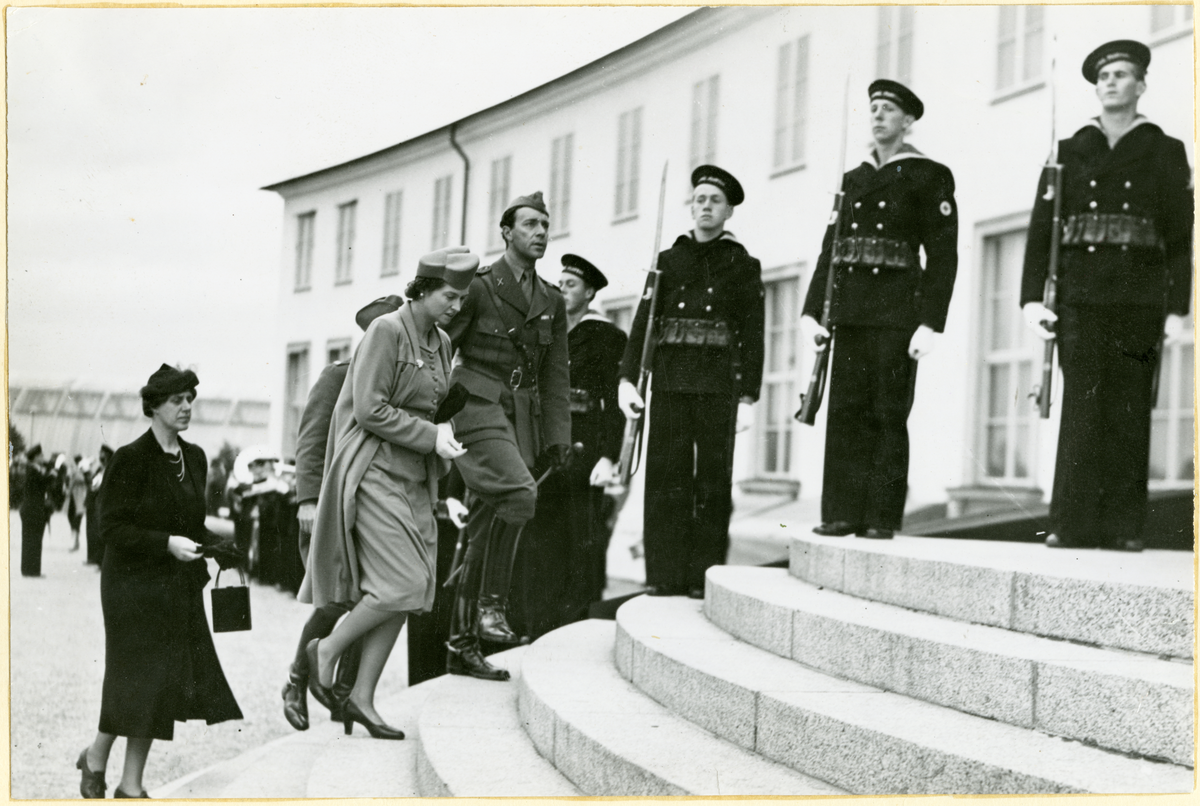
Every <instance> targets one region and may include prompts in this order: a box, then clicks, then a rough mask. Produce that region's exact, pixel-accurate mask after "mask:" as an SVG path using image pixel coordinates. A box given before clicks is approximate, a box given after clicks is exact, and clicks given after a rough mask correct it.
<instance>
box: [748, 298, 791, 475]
mask: <svg viewBox="0 0 1200 806" xmlns="http://www.w3.org/2000/svg"><path fill="white" fill-rule="evenodd" d="M765 288H766V299H765V300H764V303H765V306H766V323H765V328H764V331H763V332H764V337H765V341H764V346H765V348H766V355H765V357H764V360H763V384H762V397H763V401H764V404H765V405H764V406H762V407H761V408H762V409H763V413H762V417H763V418H764V421H763V422H761V424H760V425H761V428H762V439H761V441H760V442H759V451H758V472H759V474H761V475H762V476H764V477H771V476H781V475H788V474H789V473H790V472H791V469H792V443H793V439H794V430H793V427H794V426H795V425H796V420H795V418H794V416H793V415H794V414H795V411H796V407H797V402H798V401H799V399H800V398H799V396H798V394H797V392H796V371H797V369H798V367H799V364H798V361H797V358H798V355H799V338H798V332H799V330H798V323H799V321H800V317H799V316H798V315H797V314H798V312H799V310H800V278H799V277H796V276H791V277H785V278H782V279H779V280H775V281H772V282H767V283H766V284H765Z"/></svg>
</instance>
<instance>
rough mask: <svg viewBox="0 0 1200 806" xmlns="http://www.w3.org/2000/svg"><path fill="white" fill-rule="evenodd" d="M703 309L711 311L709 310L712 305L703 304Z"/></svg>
mask: <svg viewBox="0 0 1200 806" xmlns="http://www.w3.org/2000/svg"><path fill="white" fill-rule="evenodd" d="M704 310H706V311H711V310H712V306H711V305H705V306H704Z"/></svg>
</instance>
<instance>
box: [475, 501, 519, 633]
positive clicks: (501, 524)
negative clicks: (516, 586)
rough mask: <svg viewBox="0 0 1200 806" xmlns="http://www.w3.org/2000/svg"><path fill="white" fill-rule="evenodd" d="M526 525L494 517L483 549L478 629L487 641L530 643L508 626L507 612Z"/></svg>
mask: <svg viewBox="0 0 1200 806" xmlns="http://www.w3.org/2000/svg"><path fill="white" fill-rule="evenodd" d="M524 528H525V527H524V525H523V524H522V525H517V524H513V523H508V522H506V521H502V520H500V519H499V518H494V519H492V525H491V529H490V530H489V533H488V541H487V545H486V546H485V547H484V552H483V584H482V586H481V589H480V592H479V626H478V628H477V630H476V632H477V634H478V635H479V637H480V638H481V639H482V640H484V641H491V642H493V643H496V644H528V643H529V638H528V636H524V635H517V634H516V633H515V632H514V631H513V629H512V627H510V626H508V618H507V616H506V615H505V608H506V607H507V604H508V589H509V586H510V584H511V583H512V569H513V562H514V561H515V560H516V558H517V542H518V540H519V539H520V537H521V530H522V529H524Z"/></svg>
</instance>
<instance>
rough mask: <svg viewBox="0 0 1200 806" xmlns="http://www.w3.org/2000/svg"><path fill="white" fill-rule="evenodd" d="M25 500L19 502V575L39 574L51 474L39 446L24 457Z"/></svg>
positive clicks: (47, 513) (47, 514)
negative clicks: (25, 460) (47, 492)
mask: <svg viewBox="0 0 1200 806" xmlns="http://www.w3.org/2000/svg"><path fill="white" fill-rule="evenodd" d="M25 456H26V457H27V458H28V459H29V461H28V462H27V463H26V464H25V497H24V498H22V499H21V576H23V577H40V576H41V575H42V536H43V535H45V533H46V521H47V520H48V519H49V518H50V510H49V508H48V507H47V506H46V491H47V489H48V488H49V486H50V483H51V482H52V481H54V475H53V474H52V473H51V472H50V470H49V468H47V467H46V464H45V462H44V461H43V459H42V446H41V445H34V446H33V447H32V448H30V449H29V452H28V453H26V454H25Z"/></svg>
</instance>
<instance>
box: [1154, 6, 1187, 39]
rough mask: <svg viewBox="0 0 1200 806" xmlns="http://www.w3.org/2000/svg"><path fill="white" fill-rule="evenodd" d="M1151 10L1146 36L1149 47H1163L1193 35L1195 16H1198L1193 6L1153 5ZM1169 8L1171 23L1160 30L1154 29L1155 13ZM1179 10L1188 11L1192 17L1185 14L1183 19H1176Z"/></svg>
mask: <svg viewBox="0 0 1200 806" xmlns="http://www.w3.org/2000/svg"><path fill="white" fill-rule="evenodd" d="M1149 8H1150V20H1149V22H1148V23H1147V27H1148V29H1149V33H1148V34H1147V35H1146V38H1147V42H1146V44H1147V45H1149V46H1150V47H1155V46H1156V45H1162V44H1165V43H1167V42H1171V41H1172V40H1175V39H1182V38H1183V37H1185V36H1191V35H1192V31H1193V30H1194V28H1193V26H1194V24H1195V16H1196V15H1195V11H1194V7H1193V6H1191V5H1175V4H1170V5H1153V6H1150V7H1149ZM1168 8H1169V9H1171V10H1172V15H1171V21H1170V22H1169V23H1168V24H1167V25H1165V26H1164V27H1162V28H1159V29H1158V30H1155V29H1154V15H1155V13H1156V12H1161V11H1162V10H1163V9H1168ZM1179 9H1186V11H1191V12H1192V16H1190V17H1189V16H1187V15H1186V13H1185V14H1183V15H1181V17H1182V18H1181V19H1176V15H1175V13H1174V12H1175V11H1176V10H1179Z"/></svg>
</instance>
